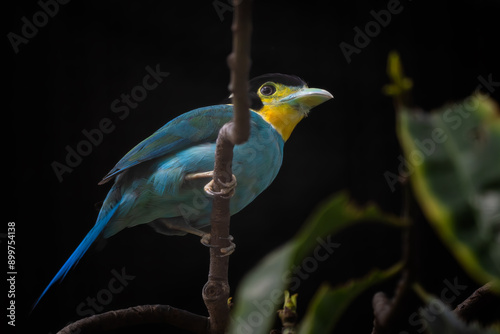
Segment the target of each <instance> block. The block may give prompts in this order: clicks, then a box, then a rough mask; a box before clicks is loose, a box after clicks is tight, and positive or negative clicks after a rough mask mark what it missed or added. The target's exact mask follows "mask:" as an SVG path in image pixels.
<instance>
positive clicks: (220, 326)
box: [203, 0, 252, 334]
mask: <svg viewBox="0 0 500 334" xmlns="http://www.w3.org/2000/svg"><path fill="white" fill-rule="evenodd" d="M251 4H252V2H251V1H250V0H243V1H242V2H240V3H239V4H238V5H236V6H235V11H234V17H233V24H232V31H233V51H232V53H231V54H230V55H229V56H228V59H227V60H228V66H229V68H230V70H231V81H230V84H229V90H230V91H231V92H232V93H233V105H234V116H233V121H232V122H229V123H227V124H225V125H224V126H223V127H222V129H221V130H220V131H219V136H218V137H217V143H216V150H215V165H214V176H213V181H214V182H213V188H214V189H213V190H214V192H220V191H221V187H222V186H223V185H222V183H228V182H229V181H231V179H232V161H233V148H234V145H237V144H242V143H244V142H245V141H246V140H247V139H248V137H249V134H250V112H249V101H248V73H249V69H250V35H251V17H250V14H251ZM229 201H230V200H229V198H228V197H226V196H224V195H222V194H221V195H217V194H216V195H215V196H214V198H213V204H212V215H211V231H210V235H211V246H212V247H211V248H210V269H209V273H208V282H207V283H206V284H205V286H204V287H203V300H204V302H205V305H206V306H207V309H208V313H209V315H210V333H211V334H222V333H224V332H225V329H226V328H227V325H228V322H229V307H228V305H227V300H228V298H229V291H230V289H229V284H228V268H229V257H228V256H222V255H223V253H221V250H222V248H226V247H229V245H230V243H231V242H230V235H229V217H230V210H229Z"/></svg>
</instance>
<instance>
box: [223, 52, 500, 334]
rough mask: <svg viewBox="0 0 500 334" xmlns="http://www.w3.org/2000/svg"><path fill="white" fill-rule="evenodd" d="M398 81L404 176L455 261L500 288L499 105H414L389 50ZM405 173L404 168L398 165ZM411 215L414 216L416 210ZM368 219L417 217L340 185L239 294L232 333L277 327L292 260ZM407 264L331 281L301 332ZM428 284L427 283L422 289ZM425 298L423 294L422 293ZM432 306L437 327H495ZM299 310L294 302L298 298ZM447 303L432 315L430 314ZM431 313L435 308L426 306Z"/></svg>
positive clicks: (399, 222)
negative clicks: (365, 202) (368, 201)
mask: <svg viewBox="0 0 500 334" xmlns="http://www.w3.org/2000/svg"><path fill="white" fill-rule="evenodd" d="M387 73H388V75H389V77H390V79H391V83H390V84H389V85H386V86H385V87H384V89H383V91H384V93H385V94H387V95H390V96H392V97H393V99H394V101H395V108H396V118H397V123H396V126H397V129H396V131H397V135H398V138H399V141H400V144H401V147H402V150H403V155H404V163H405V166H404V167H405V168H404V174H405V175H399V178H400V179H401V180H403V179H409V182H410V184H411V189H412V192H409V193H410V194H411V195H412V196H414V197H415V199H416V200H417V203H418V205H419V206H420V207H421V209H422V211H423V212H424V214H425V216H426V218H427V220H428V221H429V223H430V224H431V225H432V226H433V227H434V229H435V231H436V233H437V234H438V235H439V237H440V238H441V240H442V242H443V243H444V244H445V245H446V246H447V247H448V248H449V249H450V251H451V253H452V254H453V255H454V256H455V258H456V259H457V261H458V262H459V263H460V264H461V265H462V266H463V268H464V269H465V270H466V271H467V272H468V273H469V275H470V276H471V277H472V278H474V279H475V280H477V282H478V283H480V284H484V283H487V282H491V284H492V286H493V287H494V289H499V287H500V113H499V110H498V107H497V106H496V104H495V103H494V101H493V100H492V99H491V98H489V97H488V96H486V95H481V94H474V95H472V96H470V97H469V98H467V99H465V100H464V101H461V102H459V103H455V104H451V105H446V106H444V107H442V108H441V109H439V110H435V111H431V112H425V111H422V110H420V109H417V108H413V107H410V106H409V105H410V102H409V101H410V100H411V96H410V91H411V87H412V85H413V84H412V81H411V79H409V78H406V77H405V75H404V73H403V67H402V65H401V62H400V58H399V55H398V54H397V53H395V52H392V53H390V54H389V58H388V69H387ZM400 173H401V171H400ZM409 219H410V220H411V217H409ZM361 221H370V222H381V223H388V224H391V225H394V226H399V227H406V226H408V224H410V223H411V221H410V222H408V221H404V220H403V219H402V218H398V217H394V216H392V215H388V214H385V213H383V212H381V211H380V210H379V209H378V208H377V207H376V206H374V205H369V206H367V207H364V208H359V207H357V206H355V205H353V204H352V203H351V202H350V201H349V198H348V196H347V195H346V194H344V193H341V194H339V195H337V196H335V197H333V198H331V199H329V200H327V201H326V202H325V203H323V205H321V206H320V207H319V208H318V209H317V210H316V211H315V212H314V213H313V214H312V215H311V217H310V218H309V219H308V221H307V222H306V224H305V225H304V227H303V228H302V230H301V231H299V233H297V235H296V236H295V237H294V238H293V239H292V240H290V241H289V242H287V243H286V244H284V245H283V246H281V247H280V248H278V249H277V250H275V251H274V252H272V253H271V254H269V255H268V256H267V257H266V258H264V259H263V260H262V261H261V263H260V264H259V265H257V267H256V268H254V269H253V270H252V271H251V272H250V273H249V274H248V275H247V276H246V278H245V279H244V281H243V282H242V284H241V285H240V288H239V289H238V291H237V293H236V298H235V299H236V306H235V308H234V310H233V313H232V322H231V325H230V331H229V332H230V333H240V332H245V331H244V330H246V331H247V332H251V333H262V334H267V333H269V330H270V327H271V326H272V325H273V323H274V321H275V318H276V309H277V306H278V305H279V304H280V303H281V301H280V300H279V297H277V296H282V291H284V290H286V289H287V287H288V285H289V284H290V278H291V273H292V270H291V268H292V267H293V266H294V265H297V264H299V263H301V262H302V261H305V259H307V257H308V256H310V254H311V252H313V250H314V249H315V247H317V246H318V244H323V243H325V241H324V240H325V238H328V240H327V243H330V242H331V241H330V238H331V237H332V236H334V235H335V233H337V232H339V231H340V230H342V229H344V228H346V227H348V226H352V225H353V224H356V223H358V222H361ZM403 265H404V264H403V263H398V264H395V265H394V266H393V267H391V268H389V269H386V270H380V269H374V270H372V272H371V273H370V274H369V275H367V276H366V277H364V278H360V279H353V280H352V281H350V282H348V283H346V284H345V285H341V286H338V287H331V286H329V285H328V284H327V283H325V284H323V285H322V286H321V287H320V288H319V289H318V291H317V293H316V295H315V297H314V298H313V300H312V301H311V303H310V305H309V307H308V309H307V312H306V314H305V316H304V317H303V319H302V321H301V323H299V325H298V326H297V329H298V333H301V334H302V333H322V334H324V333H328V332H331V331H332V329H333V328H334V327H335V325H336V323H337V322H338V320H339V319H340V317H341V315H342V313H343V312H344V311H345V309H346V308H347V307H348V305H349V304H350V303H351V302H352V301H353V300H354V299H355V298H356V297H357V296H358V295H359V294H360V293H361V292H363V291H365V290H366V289H367V288H369V287H371V286H374V285H376V284H378V283H380V282H382V281H384V280H386V279H387V278H389V277H392V276H393V275H394V274H396V273H398V272H399V271H400V270H401V268H402V266H403ZM422 291H423V290H422ZM421 297H422V294H421ZM423 299H424V301H426V302H427V305H428V307H427V308H426V309H423V310H421V312H420V314H421V317H422V319H421V323H422V324H425V327H426V328H427V329H428V330H429V331H430V332H431V333H440V334H442V333H470V334H476V333H484V334H490V333H496V331H495V330H493V329H488V330H486V329H481V328H480V327H479V326H476V325H465V324H464V323H462V321H461V320H459V319H458V318H457V317H456V315H455V314H454V313H453V312H452V311H451V310H449V309H448V307H447V306H446V305H444V304H443V303H442V302H441V301H440V300H438V299H436V298H434V297H430V296H429V295H425V296H423ZM293 305H294V308H296V306H297V305H296V300H295V301H294V304H293ZM436 309H439V310H440V311H439V312H434V314H431V315H432V316H429V314H430V313H429V312H431V311H432V310H434V311H435V310H436ZM426 312H427V313H426Z"/></svg>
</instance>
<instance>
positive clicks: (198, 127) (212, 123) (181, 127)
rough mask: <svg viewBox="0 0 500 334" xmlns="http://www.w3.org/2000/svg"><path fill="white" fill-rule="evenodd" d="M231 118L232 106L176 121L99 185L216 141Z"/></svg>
mask: <svg viewBox="0 0 500 334" xmlns="http://www.w3.org/2000/svg"><path fill="white" fill-rule="evenodd" d="M232 116H233V106H232V105H216V106H210V107H204V108H199V109H195V110H192V111H190V112H187V113H185V114H182V115H180V116H178V117H176V118H174V119H173V120H171V121H170V122H168V123H167V124H165V125H164V126H162V127H161V128H160V129H158V130H157V131H156V132H155V133H153V134H152V135H151V136H149V137H148V138H146V139H144V140H143V141H142V142H140V143H139V144H138V145H137V146H135V147H134V148H133V149H132V150H130V151H129V152H128V153H127V154H125V156H124V157H123V158H122V159H121V160H120V161H118V163H117V164H116V165H115V166H114V167H113V169H112V170H111V171H110V172H109V173H108V174H106V176H105V177H104V178H103V179H102V180H101V182H99V184H104V183H106V182H108V181H110V180H111V179H113V178H114V177H115V176H117V175H118V174H120V173H122V172H123V171H125V170H127V169H129V168H131V167H134V166H136V165H138V164H140V163H142V162H144V161H148V160H151V159H155V158H158V157H160V156H163V155H167V154H171V153H173V152H177V151H180V150H182V149H185V148H187V147H189V146H192V145H195V144H198V143H202V142H212V141H215V140H216V139H217V136H218V134H219V130H220V128H221V127H222V126H223V125H224V124H225V123H227V122H229V121H230V120H231V118H232Z"/></svg>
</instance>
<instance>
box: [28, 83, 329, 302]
mask: <svg viewBox="0 0 500 334" xmlns="http://www.w3.org/2000/svg"><path fill="white" fill-rule="evenodd" d="M271 80H274V81H271ZM250 89H251V91H250V92H249V93H250V94H249V97H250V100H251V105H252V108H253V109H254V110H251V111H250V127H251V131H250V138H249V139H248V141H247V142H245V143H244V144H242V145H236V146H235V147H234V151H233V166H232V171H233V174H234V175H235V177H236V179H237V180H238V186H237V188H236V192H235V193H234V196H233V197H232V198H231V201H230V211H231V214H235V213H237V212H238V211H240V210H241V209H243V208H244V207H245V206H247V205H248V204H249V203H250V202H252V201H253V200H254V199H255V197H257V196H258V195H259V194H260V193H261V192H262V191H264V190H265V189H266V188H267V187H268V186H269V185H270V184H271V182H272V181H273V180H274V178H275V177H276V175H277V174H278V171H279V169H280V167H281V163H282V160H283V146H284V143H285V140H286V139H287V138H288V137H289V136H290V133H291V131H292V130H293V128H294V127H295V125H296V124H297V123H298V122H299V121H300V120H301V119H302V118H303V117H305V116H306V115H307V113H308V112H309V110H310V109H311V108H312V107H314V106H316V105H318V104H320V103H323V102H325V101H327V100H328V99H331V98H332V97H333V96H332V95H331V94H330V93H328V92H327V91H324V90H322V89H316V88H308V87H307V86H306V85H305V83H304V81H302V80H301V79H300V78H298V77H295V76H287V75H281V74H271V75H264V76H261V77H257V78H255V79H253V80H252V81H250ZM228 103H230V101H228ZM232 117H233V106H232V105H230V104H221V105H216V106H211V107H205V108H199V109H195V110H193V111H190V112H187V113H185V114H182V115H180V116H178V117H177V118H175V119H173V120H172V121H170V122H168V123H167V124H165V125H164V126H163V127H161V128H160V129H158V131H156V132H155V133H153V134H152V135H151V136H150V137H148V138H146V139H145V140H143V141H142V142H141V143H139V144H138V145H137V146H135V147H134V148H133V149H132V150H130V152H128V153H127V154H126V155H125V156H124V157H123V158H122V159H121V160H120V161H119V162H118V163H117V164H116V165H115V166H114V167H113V169H112V170H111V171H110V172H109V173H108V174H107V175H106V176H105V177H104V178H103V179H102V181H101V182H100V183H99V184H104V183H106V182H108V181H110V180H112V179H115V182H114V184H113V186H112V187H111V189H110V191H109V192H108V195H107V196H106V199H105V200H104V203H103V205H102V207H101V211H100V213H99V216H98V218H97V222H96V224H95V225H94V227H93V228H92V230H91V231H90V232H89V233H88V234H87V236H86V237H85V238H84V239H83V241H82V242H81V244H80V245H79V246H78V247H77V249H76V250H75V251H74V252H73V254H72V255H71V256H70V258H69V259H68V260H67V261H66V263H64V265H63V266H62V268H61V269H60V270H59V272H58V273H57V274H56V275H55V277H54V278H53V279H52V280H51V281H50V283H49V284H48V286H47V287H46V288H45V290H44V291H43V293H42V295H41V296H40V297H39V298H38V299H37V301H36V303H35V306H36V304H37V303H38V302H39V301H40V299H41V298H42V297H43V295H44V294H45V293H46V292H47V291H48V289H49V288H50V287H51V286H52V285H53V284H54V283H55V282H57V281H59V280H62V279H63V278H64V277H65V276H66V274H67V273H68V271H69V270H70V269H71V268H73V267H74V266H75V265H76V264H77V263H78V261H79V260H80V259H81V257H82V256H83V255H84V254H85V252H86V251H87V250H88V249H89V247H90V246H91V244H92V243H93V242H94V241H95V240H96V239H97V238H98V237H104V238H108V237H110V236H112V235H114V234H116V233H118V232H119V231H121V230H123V229H125V228H127V227H133V226H136V225H141V224H149V225H150V226H151V227H152V228H154V229H155V230H156V231H157V232H159V233H162V234H166V235H184V234H186V233H194V234H196V235H200V236H201V235H202V232H201V231H200V229H203V228H204V227H207V226H208V225H209V224H210V214H211V210H212V199H211V197H210V196H208V195H207V194H206V193H205V192H204V186H205V184H207V183H208V182H209V181H210V177H209V175H208V174H207V172H210V171H212V170H213V168H214V159H215V141H216V139H217V136H218V134H219V130H220V129H221V127H222V126H223V125H224V124H226V123H227V122H229V121H231V120H232Z"/></svg>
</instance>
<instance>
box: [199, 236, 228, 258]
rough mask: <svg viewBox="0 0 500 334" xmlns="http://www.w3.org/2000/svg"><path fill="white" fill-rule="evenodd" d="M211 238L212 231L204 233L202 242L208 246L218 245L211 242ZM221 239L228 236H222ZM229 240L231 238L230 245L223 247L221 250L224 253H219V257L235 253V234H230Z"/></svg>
mask: <svg viewBox="0 0 500 334" xmlns="http://www.w3.org/2000/svg"><path fill="white" fill-rule="evenodd" d="M211 239H212V236H211V235H210V233H205V234H204V235H202V236H201V239H200V242H201V244H202V245H203V246H206V247H217V246H215V245H212V244H211ZM221 239H226V238H221ZM227 240H229V246H227V247H221V249H220V252H221V253H222V255H219V257H225V256H229V255H231V254H233V253H234V250H235V249H236V244H235V243H234V242H233V240H234V238H233V236H232V235H230V236H229V238H227Z"/></svg>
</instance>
